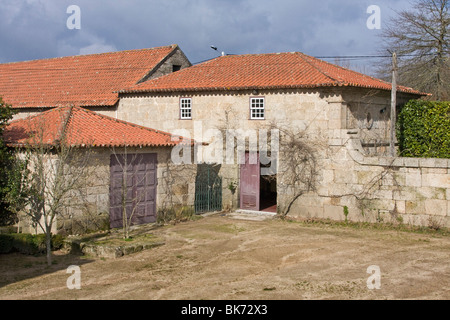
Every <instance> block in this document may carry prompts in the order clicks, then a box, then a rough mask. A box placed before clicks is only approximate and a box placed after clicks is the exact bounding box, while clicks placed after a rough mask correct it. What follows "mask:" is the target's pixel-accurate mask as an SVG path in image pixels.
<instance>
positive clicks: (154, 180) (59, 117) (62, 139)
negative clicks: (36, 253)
mask: <svg viewBox="0 0 450 320" xmlns="http://www.w3.org/2000/svg"><path fill="white" fill-rule="evenodd" d="M4 137H5V139H6V141H7V144H8V146H10V147H13V148H17V149H19V150H20V152H19V154H22V155H28V157H29V159H30V160H32V161H38V162H39V161H40V160H39V159H42V158H45V160H44V162H43V163H44V165H41V167H42V168H43V169H42V168H40V167H39V165H35V164H30V165H31V167H30V168H31V172H32V173H35V174H34V175H33V174H32V175H31V176H30V177H32V178H34V179H41V180H42V184H45V186H43V188H42V192H43V193H44V194H45V195H44V198H45V201H44V207H45V208H48V207H50V206H52V205H57V204H55V203H54V202H55V199H56V198H55V194H56V193H63V196H62V197H61V199H56V200H57V201H60V202H61V205H59V206H58V207H57V211H58V212H57V215H56V217H55V222H56V223H54V224H53V226H54V228H55V230H53V232H66V233H72V234H74V233H82V232H86V231H93V230H96V229H104V228H108V227H111V228H115V227H121V226H122V225H123V222H124V220H123V215H122V213H123V212H126V213H127V217H128V218H129V219H130V220H131V223H132V224H143V223H152V222H155V221H156V219H157V215H158V212H159V213H164V211H165V210H173V209H174V208H177V207H178V208H179V207H192V206H193V203H194V199H193V197H192V196H190V195H192V194H194V191H193V190H194V188H195V170H196V169H195V167H194V166H193V165H184V164H181V165H175V164H174V163H173V162H172V161H171V154H172V150H173V148H174V147H176V146H177V145H180V144H181V143H189V144H192V140H187V139H184V138H182V137H179V136H175V135H172V134H169V133H166V132H163V131H159V130H154V129H150V128H147V127H143V126H139V125H135V124H132V123H129V122H126V121H122V120H117V119H114V118H111V117H108V116H105V115H101V114H98V113H96V112H93V111H90V110H86V109H83V108H80V107H59V108H55V109H51V110H49V111H46V112H42V113H39V114H37V115H34V116H30V117H27V118H24V119H19V120H15V121H12V122H11V123H10V124H9V125H8V127H7V129H6V130H5V133H4ZM30 155H31V157H30ZM61 165H62V166H61ZM61 168H62V169H61ZM41 169H42V171H43V174H41V175H39V170H41ZM34 182H36V181H34ZM31 209H32V208H31ZM33 224H34V225H33ZM21 226H22V227H23V228H24V230H25V231H37V232H39V230H38V227H37V223H36V221H34V222H33V221H29V220H26V219H25V220H22V221H21ZM30 227H32V228H31V229H32V230H29V228H30ZM27 229H28V230H27ZM33 229H34V230H33Z"/></svg>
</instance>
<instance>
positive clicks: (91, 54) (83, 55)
mask: <svg viewBox="0 0 450 320" xmlns="http://www.w3.org/2000/svg"><path fill="white" fill-rule="evenodd" d="M176 47H178V45H177V44H171V45H167V46H160V47H154V48H141V49H127V50H118V51H110V52H100V53H89V54H76V55H71V56H63V57H51V58H42V59H33V60H23V61H11V62H4V63H0V66H2V65H13V64H19V63H27V62H37V61H50V60H62V59H68V58H76V57H92V56H101V55H110V54H119V53H125V52H139V51H147V50H157V49H163V48H172V49H175V48H176Z"/></svg>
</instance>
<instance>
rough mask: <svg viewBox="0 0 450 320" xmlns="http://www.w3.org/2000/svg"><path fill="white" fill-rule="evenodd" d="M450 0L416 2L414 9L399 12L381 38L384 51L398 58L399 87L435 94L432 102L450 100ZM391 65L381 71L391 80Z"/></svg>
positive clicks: (388, 62) (389, 63)
mask: <svg viewBox="0 0 450 320" xmlns="http://www.w3.org/2000/svg"><path fill="white" fill-rule="evenodd" d="M449 2H450V1H449V0H416V2H415V3H414V5H413V6H412V9H410V10H404V11H401V12H397V15H396V16H395V17H393V18H392V19H391V20H390V21H389V22H388V24H387V27H386V28H385V29H384V30H385V31H384V33H383V34H382V39H384V40H385V41H384V44H383V46H382V51H383V53H384V54H386V50H389V51H391V52H396V53H397V55H398V57H399V70H398V72H399V83H400V84H403V85H407V86H410V87H413V88H415V89H418V90H421V91H424V92H428V93H432V94H433V99H436V100H446V99H449V97H450V60H449V57H450V36H449V30H448V29H449V26H450V12H449ZM390 65H391V62H390V61H386V63H385V64H384V66H383V67H382V73H383V74H385V75H386V76H385V78H389V76H388V75H389V74H390V72H391V67H390Z"/></svg>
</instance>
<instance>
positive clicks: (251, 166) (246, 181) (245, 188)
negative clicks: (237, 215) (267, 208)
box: [240, 152, 261, 211]
mask: <svg viewBox="0 0 450 320" xmlns="http://www.w3.org/2000/svg"><path fill="white" fill-rule="evenodd" d="M260 170H261V169H260V164H259V154H257V153H252V154H250V153H249V152H246V153H245V163H244V164H241V179H240V180H241V181H240V188H241V209H245V210H256V211H259V183H260V182H259V179H260Z"/></svg>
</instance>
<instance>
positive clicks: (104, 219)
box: [20, 147, 196, 234]
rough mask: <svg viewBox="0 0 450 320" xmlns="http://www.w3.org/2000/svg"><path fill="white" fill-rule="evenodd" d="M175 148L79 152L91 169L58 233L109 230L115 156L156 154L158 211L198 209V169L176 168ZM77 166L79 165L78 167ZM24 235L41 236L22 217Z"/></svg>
mask: <svg viewBox="0 0 450 320" xmlns="http://www.w3.org/2000/svg"><path fill="white" fill-rule="evenodd" d="M171 151H172V148H169V147H154V148H150V147H147V148H127V149H126V150H125V149H124V148H117V149H115V150H112V149H109V148H95V149H90V150H77V157H80V158H83V157H87V156H88V157H89V166H87V167H86V168H85V170H84V171H83V176H82V177H81V178H80V179H79V180H78V183H77V184H76V185H75V186H74V188H73V190H71V192H69V194H68V195H67V197H66V198H65V199H64V207H63V210H62V212H61V214H60V215H58V217H57V219H56V221H55V223H54V229H53V232H54V233H69V234H82V233H86V232H91V231H96V230H105V229H109V199H110V198H109V195H110V158H111V156H112V155H113V154H124V153H128V154H133V153H156V154H157V158H158V167H157V180H158V187H157V195H156V201H157V204H156V207H157V211H158V210H162V209H164V208H170V207H173V206H188V207H192V206H193V205H194V194H195V173H196V167H195V166H188V165H180V166H177V165H174V164H173V163H172V162H171V161H170V157H171ZM74 165H75V164H74ZM20 226H21V228H22V231H23V232H31V233H35V232H37V233H41V232H42V231H41V230H40V228H33V227H31V222H30V220H29V219H26V218H25V217H22V219H21V222H20Z"/></svg>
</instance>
